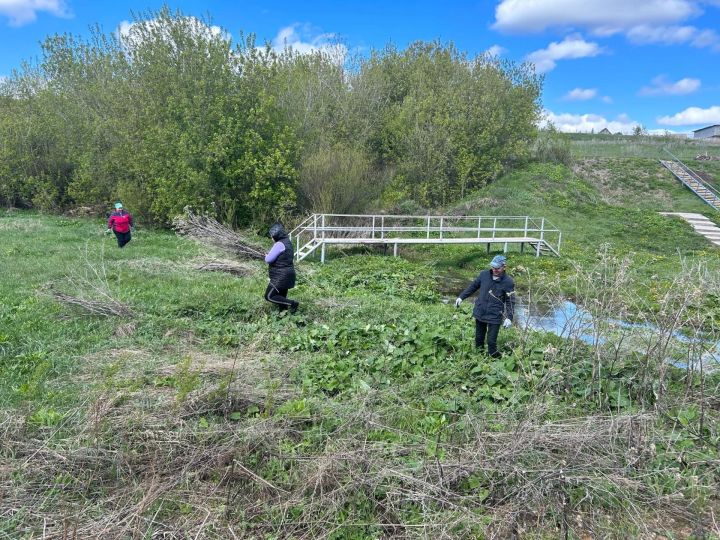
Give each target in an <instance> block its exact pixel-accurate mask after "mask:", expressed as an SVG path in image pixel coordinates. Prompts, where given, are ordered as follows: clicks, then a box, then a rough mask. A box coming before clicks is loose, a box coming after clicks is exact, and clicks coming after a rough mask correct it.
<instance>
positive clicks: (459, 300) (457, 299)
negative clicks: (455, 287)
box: [455, 296, 462, 308]
mask: <svg viewBox="0 0 720 540" xmlns="http://www.w3.org/2000/svg"><path fill="white" fill-rule="evenodd" d="M460 304H462V298H460V297H459V296H458V297H457V298H456V299H455V307H456V308H459V307H460Z"/></svg>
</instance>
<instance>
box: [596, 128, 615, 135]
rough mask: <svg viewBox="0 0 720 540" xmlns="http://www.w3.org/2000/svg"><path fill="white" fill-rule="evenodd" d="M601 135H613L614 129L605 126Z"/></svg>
mask: <svg viewBox="0 0 720 540" xmlns="http://www.w3.org/2000/svg"><path fill="white" fill-rule="evenodd" d="M599 135H612V131H610V130H609V129H608V128H603V130H602V131H601V132H600V133H599Z"/></svg>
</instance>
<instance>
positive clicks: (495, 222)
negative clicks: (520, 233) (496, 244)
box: [492, 218, 497, 238]
mask: <svg viewBox="0 0 720 540" xmlns="http://www.w3.org/2000/svg"><path fill="white" fill-rule="evenodd" d="M496 228H497V218H493V235H492V237H493V238H495V229H496Z"/></svg>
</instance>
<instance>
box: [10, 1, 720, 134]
mask: <svg viewBox="0 0 720 540" xmlns="http://www.w3.org/2000/svg"><path fill="white" fill-rule="evenodd" d="M163 3H167V4H168V5H169V6H170V7H171V8H172V9H180V10H181V11H182V12H183V13H184V14H185V15H188V16H195V17H198V18H206V19H207V18H208V17H210V19H211V21H212V24H214V25H218V26H220V27H222V28H223V29H224V30H226V31H227V32H229V34H230V35H231V36H232V37H233V38H235V39H237V38H238V37H239V35H240V33H241V32H244V33H245V34H248V33H251V32H252V33H255V34H256V35H257V37H258V40H259V41H260V42H264V41H268V42H270V43H273V44H274V45H275V46H278V47H281V46H282V45H283V44H288V45H290V46H293V47H295V48H297V49H299V50H311V49H314V48H324V47H329V46H332V44H333V43H337V42H340V43H341V44H342V45H343V48H345V49H347V50H348V51H351V52H360V53H366V52H367V51H369V50H370V49H372V48H380V47H382V46H383V45H385V44H386V43H388V42H390V41H392V42H393V43H394V44H395V45H397V46H398V47H400V48H404V47H405V46H407V45H408V44H409V43H411V42H413V41H415V40H434V39H440V40H441V41H452V42H454V43H455V45H456V46H457V47H458V48H459V49H461V50H463V51H466V52H467V53H468V54H469V55H475V54H479V53H482V52H484V51H489V50H490V51H492V52H493V53H494V54H497V55H499V56H501V57H503V58H508V59H511V60H515V61H524V60H527V61H531V62H533V63H534V64H535V66H536V68H537V70H538V71H540V72H542V73H544V74H545V89H544V93H543V98H542V100H543V106H544V108H545V110H546V114H547V117H548V119H550V120H551V121H552V122H553V123H554V124H555V125H556V126H557V127H559V128H560V129H562V130H563V131H590V130H591V129H595V131H599V130H601V129H602V128H603V127H609V129H610V130H611V131H613V132H615V131H625V132H629V131H631V130H632V129H633V127H634V126H635V125H637V124H642V125H644V126H645V127H647V128H648V129H650V130H651V131H654V130H658V131H660V132H662V131H664V130H669V131H673V132H689V131H691V130H693V129H697V128H699V127H702V126H705V125H709V124H720V69H718V66H719V65H720V34H719V33H718V31H716V30H715V29H716V28H720V25H718V23H719V22H720V0H494V1H493V0H475V1H471V0H462V1H460V0H456V1H446V2H437V1H435V2H431V1H416V2H402V1H392V0H383V1H378V0H365V1H363V2H350V1H342V0H322V1H305V2H298V1H292V2H291V1H287V2H286V1H280V0H277V1H274V2H269V1H261V0H237V1H234V2H231V1H228V2H221V1H208V2H197V1H190V0H179V1H174V2H162V1H155V0H115V1H113V2H98V1H89V0H0V77H3V76H9V75H10V74H11V72H12V70H13V69H15V68H18V67H20V65H21V62H22V61H24V60H32V59H36V58H37V57H38V55H39V53H40V47H39V42H40V41H42V40H43V39H44V37H45V36H48V35H51V34H56V33H66V32H67V33H71V34H76V35H87V34H88V33H89V31H88V28H89V27H90V26H91V25H93V24H96V23H97V24H99V25H100V26H101V27H102V29H103V30H104V31H105V32H112V31H116V30H118V29H120V28H123V27H124V26H127V24H128V22H129V21H132V20H133V13H134V14H135V15H140V16H141V15H142V14H143V13H146V12H147V11H148V10H157V9H159V8H160V7H161V6H162V5H163Z"/></svg>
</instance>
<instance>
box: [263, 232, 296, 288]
mask: <svg viewBox="0 0 720 540" xmlns="http://www.w3.org/2000/svg"><path fill="white" fill-rule="evenodd" d="M273 232H275V231H273ZM273 240H275V241H276V242H282V243H283V245H284V246H285V250H284V251H283V252H282V253H280V255H278V257H277V259H275V260H274V261H273V262H271V263H270V266H269V267H268V272H269V274H270V283H272V284H273V287H275V288H276V289H279V290H283V289H292V288H293V287H294V286H295V267H294V266H293V256H294V252H293V246H292V242H291V241H290V237H289V236H288V234H287V233H286V232H285V229H282V228H280V230H279V231H276V234H273Z"/></svg>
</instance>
